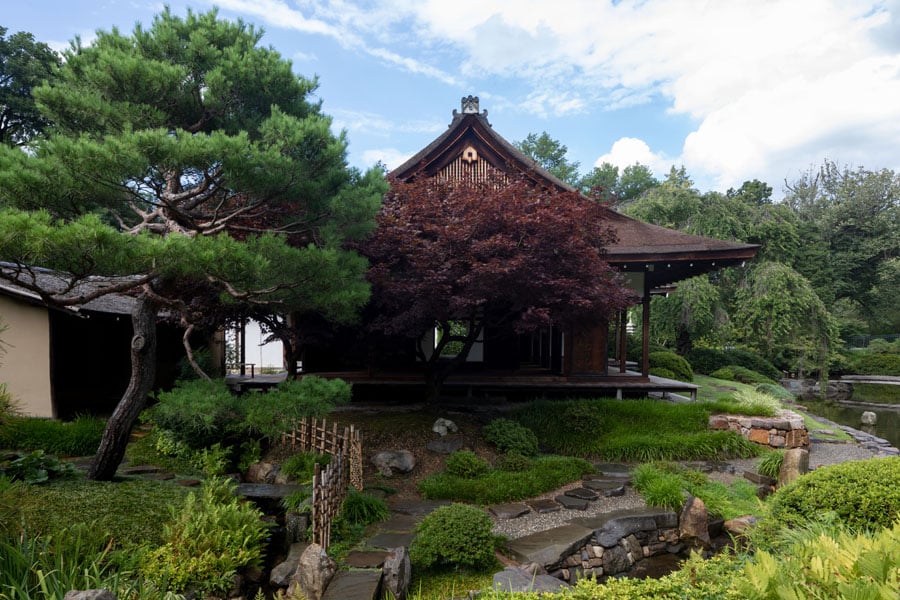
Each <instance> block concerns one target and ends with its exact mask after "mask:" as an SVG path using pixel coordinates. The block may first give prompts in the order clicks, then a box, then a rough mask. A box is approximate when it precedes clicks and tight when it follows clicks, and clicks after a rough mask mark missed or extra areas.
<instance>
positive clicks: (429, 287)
mask: <svg viewBox="0 0 900 600" xmlns="http://www.w3.org/2000/svg"><path fill="white" fill-rule="evenodd" d="M606 210H607V209H606V208H605V207H604V206H602V205H601V204H599V203H597V202H596V201H594V200H591V199H589V198H586V197H584V196H582V195H581V194H579V193H577V192H563V191H558V190H551V189H546V188H542V187H536V186H535V185H534V184H533V183H531V182H527V181H524V180H523V181H513V182H499V181H488V182H482V183H472V182H452V183H450V182H440V181H437V180H425V181H423V180H419V181H415V182H413V183H401V182H396V181H394V182H392V185H391V191H390V193H389V194H388V195H387V197H386V198H385V200H384V204H383V206H382V210H381V213H380V215H379V216H378V226H377V228H376V230H375V233H374V235H373V236H372V237H371V238H370V239H369V240H367V241H366V243H365V244H364V246H363V248H362V252H363V254H365V255H366V256H367V257H368V258H369V260H370V262H371V266H370V269H369V273H368V278H369V281H370V282H371V284H372V303H373V307H374V309H375V310H374V313H375V315H376V316H375V318H374V320H373V321H372V324H371V326H372V328H373V329H375V330H377V331H380V332H382V333H384V334H387V335H392V336H393V335H400V336H406V337H409V338H414V339H419V338H421V336H422V335H423V334H424V333H425V332H427V331H429V330H430V329H431V328H432V327H436V328H437V330H438V332H439V341H438V343H437V347H435V348H434V352H431V348H427V349H426V348H422V347H421V344H417V354H418V355H419V359H420V360H421V361H422V363H423V364H424V366H425V371H426V383H427V385H428V388H429V391H428V395H429V397H430V398H431V399H435V398H436V395H437V391H438V388H439V386H440V384H441V383H442V382H443V381H444V379H445V378H446V376H447V375H449V373H450V372H451V371H452V370H453V369H454V368H455V367H456V366H458V364H460V363H462V362H463V361H464V360H465V357H466V355H467V354H468V351H469V349H471V347H472V345H473V344H474V342H475V341H476V340H477V338H478V336H479V335H480V334H481V332H482V330H483V329H484V328H485V327H486V326H487V327H498V326H508V327H510V328H511V329H512V330H513V331H515V332H518V333H523V332H529V331H535V330H538V329H540V328H543V327H546V326H548V325H554V326H560V327H564V328H577V327H583V326H591V325H596V324H599V323H601V322H602V321H603V320H604V319H605V318H607V317H608V316H609V315H611V314H612V313H614V312H615V311H617V310H620V309H624V308H625V307H627V306H628V305H629V304H632V303H633V301H634V295H633V293H632V292H631V291H630V290H629V289H628V288H626V287H625V286H624V284H623V282H622V280H621V279H620V277H619V276H618V275H617V273H616V271H615V270H614V269H613V268H611V267H610V266H609V264H608V263H607V262H606V261H605V260H604V248H605V246H607V245H608V244H610V243H611V242H613V241H614V240H615V233H614V231H613V230H612V229H611V228H610V227H609V226H608V225H607V222H606V218H605V215H606ZM452 322H462V323H464V324H466V325H467V326H468V327H467V328H463V329H467V332H466V333H465V334H458V333H457V334H453V332H452V331H451V323H452ZM450 342H457V343H461V344H462V351H461V352H459V353H457V354H456V358H454V359H449V360H448V359H446V358H444V359H441V358H440V357H441V350H443V348H444V346H445V345H446V344H448V343H450Z"/></svg>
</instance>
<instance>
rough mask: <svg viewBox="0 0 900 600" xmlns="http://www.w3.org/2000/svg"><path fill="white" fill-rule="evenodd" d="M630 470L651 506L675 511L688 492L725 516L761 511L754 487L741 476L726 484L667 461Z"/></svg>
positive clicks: (710, 511)
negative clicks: (741, 478) (728, 484)
mask: <svg viewBox="0 0 900 600" xmlns="http://www.w3.org/2000/svg"><path fill="white" fill-rule="evenodd" d="M632 474H633V481H634V488H635V489H636V490H637V491H638V492H640V494H641V496H643V497H644V500H645V501H646V502H647V504H649V505H651V506H661V507H664V508H669V509H671V510H675V511H679V510H681V508H682V507H683V506H684V503H685V500H686V498H687V496H688V495H691V496H695V497H697V498H700V499H701V500H703V503H704V504H705V505H706V509H707V511H709V514H711V515H714V516H717V517H722V518H725V519H730V518H734V517H738V516H741V515H746V514H757V513H759V512H760V511H761V505H760V503H759V501H758V500H757V499H756V490H755V489H754V488H753V486H752V485H750V483H749V482H746V481H743V480H738V481H735V482H734V483H733V484H731V485H730V486H726V485H725V484H723V483H719V482H717V481H710V480H709V478H708V477H707V476H706V475H705V474H704V473H701V472H699V471H695V470H691V469H686V468H684V467H682V466H680V465H678V464H675V463H669V462H654V463H647V464H643V465H640V466H638V467H636V468H635V469H634V471H633V472H632Z"/></svg>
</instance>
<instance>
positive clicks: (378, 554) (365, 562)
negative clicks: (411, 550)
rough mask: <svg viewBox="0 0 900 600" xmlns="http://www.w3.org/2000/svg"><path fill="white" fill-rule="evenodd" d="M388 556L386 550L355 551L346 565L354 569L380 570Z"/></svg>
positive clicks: (345, 560)
mask: <svg viewBox="0 0 900 600" xmlns="http://www.w3.org/2000/svg"><path fill="white" fill-rule="evenodd" d="M387 555H388V553H387V551H386V550H354V551H353V552H351V553H350V554H348V555H347V558H345V559H344V563H345V564H346V565H347V566H348V567H350V568H354V569H380V568H381V565H383V564H384V559H385V558H386V557H387Z"/></svg>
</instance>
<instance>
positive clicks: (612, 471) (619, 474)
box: [594, 463, 631, 479]
mask: <svg viewBox="0 0 900 600" xmlns="http://www.w3.org/2000/svg"><path fill="white" fill-rule="evenodd" d="M594 468H595V469H597V470H598V471H599V472H600V473H601V474H602V475H603V476H604V477H606V478H613V477H616V478H621V479H631V467H630V466H628V465H623V464H622V463H597V464H595V465H594Z"/></svg>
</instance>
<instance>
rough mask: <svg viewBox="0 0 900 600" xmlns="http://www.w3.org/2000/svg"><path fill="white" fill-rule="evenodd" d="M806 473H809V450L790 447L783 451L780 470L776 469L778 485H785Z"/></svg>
mask: <svg viewBox="0 0 900 600" xmlns="http://www.w3.org/2000/svg"><path fill="white" fill-rule="evenodd" d="M807 473H809V451H808V450H804V449H803V448H791V449H790V450H787V451H786V452H785V453H784V460H783V461H782V463H781V470H780V471H778V487H781V486H783V485H787V484H789V483H790V482H792V481H794V480H795V479H797V478H798V477H800V476H801V475H806V474H807Z"/></svg>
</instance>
